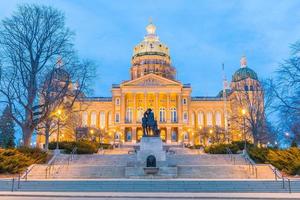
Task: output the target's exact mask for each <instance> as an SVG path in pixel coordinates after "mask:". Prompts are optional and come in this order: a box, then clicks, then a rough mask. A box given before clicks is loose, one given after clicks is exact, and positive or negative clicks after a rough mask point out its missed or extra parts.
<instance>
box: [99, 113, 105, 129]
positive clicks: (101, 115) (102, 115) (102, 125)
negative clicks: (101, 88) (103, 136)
mask: <svg viewBox="0 0 300 200" xmlns="http://www.w3.org/2000/svg"><path fill="white" fill-rule="evenodd" d="M99 125H100V128H104V127H105V112H104V111H101V112H100V124H99Z"/></svg>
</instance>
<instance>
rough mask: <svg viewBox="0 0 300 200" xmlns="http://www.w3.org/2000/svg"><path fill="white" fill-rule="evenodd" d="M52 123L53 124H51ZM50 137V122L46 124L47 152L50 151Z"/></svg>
mask: <svg viewBox="0 0 300 200" xmlns="http://www.w3.org/2000/svg"><path fill="white" fill-rule="evenodd" d="M50 123H51V122H50ZM49 136H50V124H49V123H48V120H47V122H46V124H45V150H46V151H48V150H49Z"/></svg>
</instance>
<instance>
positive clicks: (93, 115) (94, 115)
mask: <svg viewBox="0 0 300 200" xmlns="http://www.w3.org/2000/svg"><path fill="white" fill-rule="evenodd" d="M96 123H97V113H96V112H92V114H91V127H96Z"/></svg>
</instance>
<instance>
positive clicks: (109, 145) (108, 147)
mask: <svg viewBox="0 0 300 200" xmlns="http://www.w3.org/2000/svg"><path fill="white" fill-rule="evenodd" d="M99 148H102V149H113V146H112V145H111V144H103V143H102V144H99Z"/></svg>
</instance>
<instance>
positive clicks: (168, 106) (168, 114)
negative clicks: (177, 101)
mask: <svg viewBox="0 0 300 200" xmlns="http://www.w3.org/2000/svg"><path fill="white" fill-rule="evenodd" d="M167 122H168V123H171V110H170V93H167Z"/></svg>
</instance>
